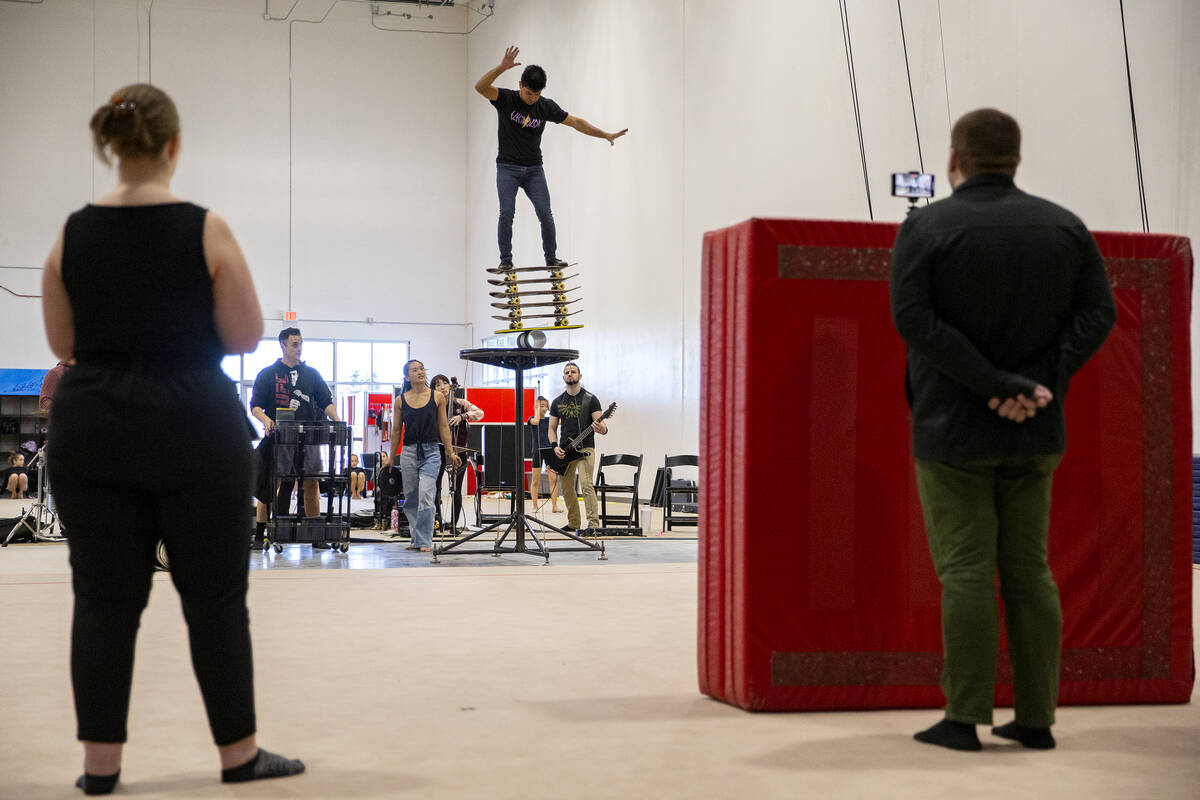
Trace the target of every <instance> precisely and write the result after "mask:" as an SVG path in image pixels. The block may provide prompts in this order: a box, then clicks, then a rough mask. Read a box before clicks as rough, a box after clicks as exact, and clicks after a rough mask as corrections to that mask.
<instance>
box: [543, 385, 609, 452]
mask: <svg viewBox="0 0 1200 800" xmlns="http://www.w3.org/2000/svg"><path fill="white" fill-rule="evenodd" d="M603 410H604V409H602V408H601V407H600V401H599V400H598V399H597V398H596V395H594V394H592V393H591V392H589V391H588V390H587V389H582V390H581V391H580V392H579V394H577V395H575V396H574V397H571V395H569V394H567V393H566V392H563V393H562V394H560V395H559V396H558V397H556V398H554V402H553V403H551V404H550V416H552V417H555V418H557V419H558V446H559V447H564V448H565V447H566V446H567V442H569V441H571V440H572V439H574V438H575V437H576V436H578V435H579V432H580V431H581V430H583V429H584V428H587V427H589V426H591V424H592V412H593V411H603ZM595 445H596V433H595V432H594V431H593V432H592V433H589V434H588V435H587V438H586V439H584V440H583V441H582V442H580V443H579V449H580V450H586V449H587V448H589V447H594V446H595Z"/></svg>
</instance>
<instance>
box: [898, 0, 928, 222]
mask: <svg viewBox="0 0 1200 800" xmlns="http://www.w3.org/2000/svg"><path fill="white" fill-rule="evenodd" d="M896 15H897V16H899V17H900V44H901V45H903V46H904V74H905V75H907V76H908V102H909V103H911V104H912V115H913V132H914V133H915V134H916V135H917V163H918V164H919V165H920V167H921V172H924V171H925V156H924V154H922V152H921V126H920V125H918V124H917V98H916V96H915V95H914V94H913V83H912V68H911V67H909V65H908V40H907V39H906V38H905V36H904V10H903V9H902V8H900V0H896ZM925 205H929V198H928V197H926V198H925Z"/></svg>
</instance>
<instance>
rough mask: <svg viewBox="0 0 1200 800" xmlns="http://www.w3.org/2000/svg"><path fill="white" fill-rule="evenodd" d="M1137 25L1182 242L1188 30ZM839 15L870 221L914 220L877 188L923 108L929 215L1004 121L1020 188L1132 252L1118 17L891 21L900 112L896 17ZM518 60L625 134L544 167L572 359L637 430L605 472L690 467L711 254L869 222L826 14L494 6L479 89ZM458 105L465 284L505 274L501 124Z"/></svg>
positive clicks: (613, 446)
mask: <svg viewBox="0 0 1200 800" xmlns="http://www.w3.org/2000/svg"><path fill="white" fill-rule="evenodd" d="M1127 5H1128V6H1129V7H1128V8H1127V15H1128V18H1127V22H1128V29H1129V37H1130V58H1131V62H1132V71H1133V80H1134V93H1135V98H1136V100H1137V104H1138V106H1137V113H1138V120H1139V133H1140V141H1141V152H1142V159H1143V171H1144V175H1145V181H1146V191H1147V198H1148V204H1149V208H1150V223H1151V230H1152V231H1155V232H1170V233H1182V234H1185V235H1188V234H1190V235H1195V234H1197V233H1198V232H1200V180H1198V179H1200V171H1198V168H1197V165H1196V160H1197V154H1200V135H1198V134H1197V131H1198V130H1200V102H1198V100H1197V98H1198V97H1200V57H1198V56H1197V52H1200V47H1198V45H1200V7H1198V4H1196V3H1194V2H1187V0H1150V2H1145V3H1136V4H1127ZM847 10H848V16H849V24H850V32H851V37H852V46H853V53H854V61H855V73H856V79H857V90H858V98H859V106H860V110H861V119H862V128H863V138H864V147H865V151H866V161H867V167H868V170H869V178H870V185H871V193H872V198H871V199H872V205H873V213H874V218H875V219H877V220H893V221H898V220H900V219H901V218H902V217H903V215H904V211H905V207H906V206H905V204H904V203H903V202H901V201H897V200H894V199H892V198H891V197H890V196H889V194H888V192H889V187H888V178H889V175H890V173H891V172H893V171H897V170H907V169H916V168H917V166H918V161H919V156H918V150H917V141H916V140H917V137H916V133H915V131H914V125H913V110H912V104H913V103H914V102H915V105H916V116H917V122H918V125H919V130H920V137H921V155H922V156H923V160H924V168H925V170H926V171H929V172H933V173H935V174H936V175H937V177H938V185H939V187H940V189H941V193H942V194H944V193H945V192H946V191H947V190H948V184H947V182H946V177H945V161H946V155H947V151H948V147H949V128H950V124H951V121H952V120H953V119H954V118H956V117H957V116H959V115H961V114H962V113H964V112H966V111H968V110H970V109H972V108H976V107H979V106H984V105H993V106H997V107H1000V108H1003V109H1006V110H1009V111H1010V112H1011V113H1013V114H1014V115H1015V116H1016V117H1017V118H1018V120H1019V121H1020V122H1021V124H1022V126H1023V128H1024V131H1025V148H1024V162H1023V164H1022V167H1021V170H1020V173H1019V175H1018V183H1019V184H1020V185H1021V186H1022V187H1023V188H1025V189H1026V190H1028V191H1030V192H1033V193H1037V194H1042V195H1044V196H1047V197H1050V198H1052V199H1054V200H1056V201H1058V202H1060V203H1063V204H1064V205H1066V206H1068V207H1070V208H1072V209H1073V210H1075V211H1076V212H1077V213H1079V214H1080V216H1082V217H1083V219H1084V220H1085V221H1086V222H1087V223H1088V224H1089V225H1090V226H1091V227H1093V228H1094V229H1101V230H1140V229H1141V221H1140V213H1139V210H1138V195H1137V178H1136V171H1135V168H1134V159H1133V140H1132V133H1131V130H1130V122H1129V100H1128V92H1127V88H1126V77H1125V61H1124V50H1123V46H1122V41H1121V25H1120V18H1119V15H1118V7H1117V5H1116V4H1115V3H1112V4H1097V3H1095V2H1090V0H1056V2H1052V3H1047V2H1033V0H1026V1H1024V2H1015V3H1009V2H999V0H969V1H966V2H955V3H937V2H935V0H904V2H903V4H902V10H903V13H904V25H905V36H906V40H907V47H908V58H909V63H910V65H911V70H912V80H913V100H912V101H910V98H909V91H908V80H907V77H906V73H905V62H904V49H903V44H902V42H901V38H900V25H899V16H898V13H897V7H896V4H895V3H894V2H891V0H851V2H849V3H848V5H847ZM939 11H940V15H939ZM512 42H516V43H518V44H519V45H520V46H521V56H522V58H521V60H522V61H523V62H530V61H533V62H538V63H541V64H543V65H544V66H546V67H547V69H548V71H549V84H548V86H547V89H546V94H547V95H548V96H550V97H553V98H554V99H555V100H556V101H558V102H559V103H560V104H561V105H562V106H563V107H564V108H566V109H568V110H569V111H571V112H572V113H575V114H577V115H580V116H584V117H586V118H588V119H589V120H591V121H592V122H594V123H596V124H597V125H599V126H600V127H602V128H605V129H608V130H613V129H617V128H620V127H624V126H626V125H627V126H629V128H630V134H629V136H628V137H626V138H625V139H622V140H619V141H618V143H617V145H616V147H615V148H612V149H609V148H608V147H607V146H606V145H605V143H604V142H602V141H598V140H594V139H588V138H586V137H582V136H579V135H578V134H576V133H575V132H574V131H571V130H569V129H561V128H555V127H554V126H552V127H551V128H550V130H549V131H548V132H547V133H546V135H545V138H544V145H543V149H544V151H545V154H546V163H547V171H548V174H549V176H550V181H551V192H552V195H553V197H554V208H555V212H556V213H555V216H556V220H557V222H558V228H559V232H560V235H559V239H560V242H561V243H562V248H561V249H562V250H563V253H564V255H566V256H568V257H570V258H571V259H578V260H579V261H580V262H582V267H583V270H584V276H585V289H584V294H585V297H586V302H585V303H584V304H583V305H584V306H585V307H586V308H587V310H588V314H587V316H586V323H587V327H586V328H585V329H584V330H583V331H582V332H581V333H576V334H572V335H571V336H569V337H563V339H564V341H565V342H569V344H570V346H572V347H578V348H579V349H580V351H581V358H582V361H583V363H584V368H585V381H584V382H585V384H589V385H590V386H591V388H593V389H594V390H595V391H597V393H598V394H599V395H600V396H601V398H602V399H603V400H605V401H607V400H609V399H615V400H618V401H621V402H622V403H623V405H624V408H625V410H626V411H627V412H631V413H626V414H625V416H624V417H623V418H619V419H618V420H616V421H614V423H613V425H612V426H611V429H612V433H611V434H610V436H609V437H608V438H607V439H606V440H601V443H602V449H604V450H606V451H610V452H612V451H633V452H645V453H646V455H647V458H648V459H649V461H650V463H651V464H654V463H658V461H659V460H660V459H661V458H662V455H663V454H664V453H665V452H684V451H687V452H695V448H696V447H697V440H698V425H699V422H698V418H697V416H698V409H699V398H698V387H699V355H700V353H699V313H700V303H699V286H700V275H699V266H700V244H701V240H702V237H703V234H704V232H705V231H706V230H711V229H714V228H718V227H723V226H725V225H729V224H732V223H735V222H739V221H741V220H743V219H746V218H748V217H752V216H759V217H762V216H786V217H815V218H835V219H868V205H867V198H866V191H865V189H864V186H863V177H862V164H861V162H860V157H859V151H858V140H857V134H856V129H855V121H854V112H853V106H852V104H851V99H850V98H851V95H850V83H849V78H848V75H847V68H846V57H845V49H844V44H843V36H842V22H841V18H840V14H839V9H838V4H837V3H833V2H829V3H796V2H792V1H791V0H764V1H763V2H755V3H753V4H750V3H745V4H739V3H729V2H727V0H686V1H685V0H662V2H655V3H642V2H632V1H631V2H605V3H595V2H590V0H556V1H555V2H549V1H548V0H524V1H523V2H505V3H504V4H503V6H502V7H500V8H499V9H498V12H497V16H496V18H495V20H493V21H492V22H489V23H488V25H486V26H485V27H484V28H481V29H480V31H479V32H478V33H477V34H476V35H474V36H472V37H471V40H470V43H469V51H468V62H469V69H468V72H469V73H470V76H472V77H474V76H477V75H480V74H482V73H483V72H485V71H486V70H487V69H488V68H489V67H491V66H493V65H494V64H495V63H497V62H498V61H499V59H500V56H501V55H502V53H503V48H504V46H505V45H506V44H508V43H512ZM518 74H519V73H518V70H514V71H513V72H512V73H508V74H506V75H505V76H504V77H503V78H502V79H501V81H500V83H501V85H506V86H508V85H515V82H516V79H517V77H518ZM467 102H468V104H469V106H470V109H469V111H468V128H469V132H468V144H469V156H470V165H469V169H468V172H469V181H468V190H467V204H468V209H469V210H468V225H469V230H470V234H471V236H470V242H469V244H468V254H469V256H470V260H471V266H472V268H477V267H479V266H485V265H489V264H491V263H492V261H494V260H495V244H494V231H493V230H492V228H491V226H492V224H493V222H492V221H493V220H494V218H495V215H496V208H497V206H496V200H495V191H494V189H493V186H492V183H491V181H492V180H493V175H494V168H493V166H492V161H493V159H494V156H495V133H494V128H495V120H494V112H493V111H492V109H491V108H490V106H488V105H487V104H486V103H485V102H484V101H482V100H481V99H479V98H477V97H475V96H473V93H471V92H468V98H467ZM515 241H516V242H517V250H518V253H519V255H520V257H523V258H526V259H532V258H536V257H537V256H538V255H539V253H540V250H539V249H538V239H537V221H536V218H534V216H533V214H532V209H531V208H530V207H529V206H528V205H527V204H525V203H524V201H521V202H520V203H519V204H518V220H517V233H516V236H515ZM468 292H470V304H469V308H470V312H471V314H472V318H473V319H476V320H481V321H482V320H483V315H484V314H485V313H486V309H485V306H484V298H483V291H482V287H480V286H478V284H477V283H475V282H472V281H468ZM559 336H561V334H560V335H559ZM784 347H786V343H781V355H783V358H781V362H780V368H781V369H786V368H787V367H786V355H784V353H785V351H783V350H782V348H784ZM757 377H758V378H760V379H761V382H762V384H763V385H764V386H769V385H770V384H771V380H772V376H770V375H763V376H757ZM793 400H794V398H780V402H781V403H782V404H785V405H786V404H787V403H788V402H791V401H793ZM651 477H652V474H651Z"/></svg>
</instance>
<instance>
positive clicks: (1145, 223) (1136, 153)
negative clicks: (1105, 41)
mask: <svg viewBox="0 0 1200 800" xmlns="http://www.w3.org/2000/svg"><path fill="white" fill-rule="evenodd" d="M1120 8H1121V41H1122V42H1124V44H1125V81H1126V83H1127V84H1128V86H1129V120H1130V122H1131V123H1132V124H1133V161H1134V164H1135V165H1136V166H1137V181H1138V203H1139V204H1140V207H1141V212H1142V232H1143V233H1149V232H1150V214H1149V212H1148V210H1147V209H1146V180H1145V177H1144V176H1143V175H1142V149H1141V146H1140V145H1139V144H1138V129H1137V112H1136V111H1134V108H1133V70H1131V69H1130V67H1129V35H1128V34H1127V33H1126V31H1125V0H1120Z"/></svg>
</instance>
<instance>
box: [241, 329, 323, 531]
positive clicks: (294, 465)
mask: <svg viewBox="0 0 1200 800" xmlns="http://www.w3.org/2000/svg"><path fill="white" fill-rule="evenodd" d="M279 347H280V349H281V350H282V351H283V355H282V356H281V357H280V358H279V360H277V361H276V362H275V363H274V364H271V365H270V366H268V367H264V368H263V369H262V370H261V371H260V372H259V373H258V375H257V376H255V378H254V391H253V393H252V394H251V395H250V413H251V414H253V415H254V418H255V419H257V420H258V421H259V422H260V423H262V426H263V434H264V435H266V434H270V433H271V429H272V428H274V427H275V416H276V412H277V410H278V409H281V408H283V409H290V410H291V411H292V413H293V415H294V418H295V419H296V420H297V421H319V420H322V419H325V418H326V417H328V418H329V419H331V420H334V421H337V418H338V416H337V409H336V408H334V406H333V395H332V393H330V391H329V385H328V384H327V383H325V379H324V378H322V377H321V373H319V372H317V371H316V370H315V369H313V368H312V367H310V366H308V365H307V364H305V363H304V362H303V361H301V360H300V355H301V353H302V351H303V347H304V337H302V336H301V335H300V329H299V328H284V329H283V330H281V331H280V332H279ZM321 470H322V464H321V452H320V446H319V445H279V444H276V446H275V474H276V475H282V476H287V475H296V474H299V473H300V472H304V473H307V474H312V473H316V472H320V471H321ZM294 485H295V480H294V479H293V480H291V481H288V480H286V479H285V480H283V481H282V482H281V483H280V486H279V496H278V498H277V500H276V513H277V514H284V513H287V509H288V506H289V505H290V502H291V494H292V487H293V486H294ZM302 496H303V501H304V516H306V517H315V516H318V515H319V514H320V512H321V495H320V489H319V487H318V485H317V480H316V479H315V478H305V480H304V487H303V495H302ZM256 519H257V522H258V524H257V526H256V527H255V544H254V548H255V549H261V548H262V541H263V531H264V530H265V528H266V522H267V509H266V506H264V505H263V504H262V503H261V502H259V504H258V515H257V517H256ZM313 546H314V547H324V548H328V546H329V545H328V544H324V543H320V544H314V545H313Z"/></svg>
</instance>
